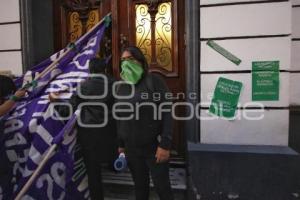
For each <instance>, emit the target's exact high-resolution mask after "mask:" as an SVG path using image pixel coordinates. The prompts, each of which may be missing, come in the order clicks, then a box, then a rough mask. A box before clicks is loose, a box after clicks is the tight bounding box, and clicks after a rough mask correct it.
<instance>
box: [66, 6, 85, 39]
mask: <svg viewBox="0 0 300 200" xmlns="http://www.w3.org/2000/svg"><path fill="white" fill-rule="evenodd" d="M68 32H69V42H75V41H76V40H77V39H78V38H79V37H80V36H81V35H82V23H81V21H80V18H79V13H78V12H71V13H70V14H69V31H68Z"/></svg>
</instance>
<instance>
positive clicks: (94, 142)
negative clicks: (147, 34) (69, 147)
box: [56, 76, 118, 162]
mask: <svg viewBox="0 0 300 200" xmlns="http://www.w3.org/2000/svg"><path fill="white" fill-rule="evenodd" d="M113 82H114V78H113V77H111V76H108V86H107V89H108V90H107V95H106V96H105V97H104V98H101V99H99V98H97V99H88V98H81V97H80V96H79V95H78V92H79V90H78V89H77V94H74V95H73V96H72V97H71V99H70V100H69V103H71V105H72V107H73V111H75V110H76V109H77V108H78V107H79V105H80V104H82V103H103V104H105V105H106V106H107V108H108V109H107V111H108V113H105V111H104V109H103V107H101V106H96V105H86V106H83V107H82V108H81V113H80V119H81V122H82V123H83V124H84V125H89V124H91V125H95V124H102V123H103V122H104V121H105V120H107V125H106V126H104V127H85V126H83V127H82V126H80V124H78V142H79V144H80V145H81V147H82V149H83V150H84V151H88V152H95V155H97V157H98V160H100V161H103V162H104V161H105V162H110V161H112V160H114V159H115V158H116V154H117V144H118V142H117V128H116V121H115V120H114V119H113V118H112V113H111V110H112V106H113V104H114V98H113V94H112V85H113ZM80 87H81V93H82V94H83V95H85V96H100V95H102V94H103V93H104V81H103V80H102V79H101V78H90V79H88V80H86V81H84V82H82V83H81V84H80ZM56 110H58V112H59V113H60V115H62V116H68V114H69V113H68V109H67V107H65V106H59V108H57V109H56Z"/></svg>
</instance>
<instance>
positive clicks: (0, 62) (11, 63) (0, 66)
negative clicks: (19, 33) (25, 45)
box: [0, 51, 23, 75]
mask: <svg viewBox="0 0 300 200" xmlns="http://www.w3.org/2000/svg"><path fill="white" fill-rule="evenodd" d="M6 70H8V71H11V72H12V73H13V74H14V75H21V74H22V73H23V72H22V55H21V52H20V51H16V52H0V71H6Z"/></svg>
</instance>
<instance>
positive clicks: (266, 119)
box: [0, 0, 300, 200]
mask: <svg viewBox="0 0 300 200" xmlns="http://www.w3.org/2000/svg"><path fill="white" fill-rule="evenodd" d="M58 2H63V1H56V0H53V1H51V0H43V1H40V0H26V1H23V0H0V71H2V72H3V71H4V72H5V71H11V72H12V73H13V74H14V75H21V74H22V73H24V72H25V71H26V70H27V69H30V67H31V66H33V65H35V64H37V63H38V62H40V61H42V60H43V59H45V58H47V57H48V56H50V55H51V54H52V53H54V51H57V50H59V49H60V48H63V47H64V46H65V45H67V44H68V43H69V42H70V41H71V39H70V38H69V36H70V33H71V32H72V30H73V29H72V23H71V18H68V17H70V16H72V15H73V14H75V15H77V14H78V16H79V17H80V19H83V20H86V21H85V22H84V21H83V22H81V23H82V24H81V30H80V31H79V33H78V35H77V36H78V37H79V36H80V35H82V34H83V33H84V32H85V31H87V29H88V28H86V27H85V26H87V25H88V23H89V15H88V14H87V13H84V12H82V13H81V12H79V11H78V8H85V7H84V5H86V4H84V3H82V2H87V1H77V2H79V3H78V4H77V5H73V4H68V1H65V4H60V3H58ZM91 2H92V1H91ZM94 2H96V4H93V6H92V7H90V10H88V13H89V12H92V11H94V10H96V11H97V13H98V15H97V16H98V19H101V18H102V17H103V16H105V15H106V14H107V13H109V12H111V13H112V26H111V30H112V31H111V33H109V34H108V37H109V39H108V40H107V41H106V44H107V45H109V46H110V51H111V53H112V55H113V60H112V73H114V75H116V76H118V73H119V66H118V62H119V57H120V50H121V48H122V47H123V46H124V45H126V44H127V45H128V44H132V45H138V43H139V39H140V40H142V39H143V38H142V39H141V38H139V35H138V32H137V30H138V27H139V26H138V22H137V21H138V20H137V19H140V18H139V17H143V15H142V13H138V9H139V8H140V9H141V8H143V6H145V9H146V10H147V14H146V15H145V16H144V18H145V19H147V20H148V21H149V24H148V25H147V24H144V25H141V27H142V28H146V30H148V31H150V32H151V31H153V27H152V28H151V25H153V26H158V24H159V23H160V22H158V20H157V19H158V18H156V16H157V15H158V13H159V12H160V11H159V8H160V7H159V6H161V5H162V4H163V3H165V5H166V8H170V11H169V12H170V13H169V18H170V16H171V18H172V20H171V21H172V24H168V26H170V27H171V28H170V30H171V33H170V31H169V33H166V35H167V36H166V38H167V39H165V41H167V42H166V43H168V42H170V43H171V45H169V46H168V48H169V49H171V50H170V52H169V53H170V56H169V57H167V59H168V60H169V61H170V62H171V63H172V64H166V65H164V63H163V62H161V63H160V62H159V59H158V58H159V56H160V55H158V54H157V55H156V56H153V55H150V57H151V56H152V57H151V58H149V61H150V65H151V70H152V71H154V72H156V73H160V74H161V75H163V77H164V78H165V80H166V81H167V83H168V85H169V87H170V88H171V89H172V91H173V92H174V93H181V92H183V93H185V94H195V95H193V98H185V99H181V100H183V101H187V102H189V103H190V105H193V108H195V112H198V115H199V116H198V117H197V116H196V115H195V116H194V117H192V118H191V119H189V120H185V121H183V122H178V123H176V127H175V128H174V130H176V133H175V134H176V135H175V142H174V144H173V150H174V151H173V155H174V157H176V159H178V160H180V161H183V163H185V164H186V166H187V170H188V175H189V177H188V182H187V184H188V188H189V192H188V193H189V199H251V200H252V199H257V200H260V199H262V200H266V199H272V200H275V199H278V200H279V199H284V200H286V199H297V198H298V197H299V194H300V183H299V180H300V174H299V170H298V168H299V166H300V161H299V160H300V158H299V155H298V153H299V152H300V135H299V131H300V128H299V125H298V124H299V121H300V117H299V116H300V111H299V106H300V91H299V86H298V85H299V84H298V81H299V80H300V55H299V52H300V0H290V1H289V0H185V1H182V0H170V1H168V0H164V1H147V0H145V1H142V0H126V1H125V0H124V1H123V0H103V1H94ZM168 3H170V4H168ZM72 5H73V6H72ZM76 6H77V7H76ZM80 6H82V7H80ZM168 6H170V7H168ZM183 8H184V9H183ZM79 10H80V9H79ZM139 14H140V15H139ZM160 14H161V15H163V12H162V13H160ZM151 17H152V18H151ZM151 19H152V21H151ZM153 19H154V20H153ZM153 21H155V23H154V22H153ZM151 23H152V24H151ZM73 32H74V30H73ZM73 32H72V33H73ZM152 33H153V32H152ZM154 35H155V33H154ZM154 35H153V37H155V36H154ZM77 36H76V37H77ZM170 38H171V39H170ZM153 39H154V38H146V39H145V38H144V40H150V41H152V40H153ZM168 39H169V40H168ZM210 40H212V41H215V42H216V43H217V44H219V45H220V46H222V47H223V48H225V49H226V50H228V51H229V52H231V53H232V54H234V55H235V56H236V57H238V58H239V59H241V61H242V62H241V63H240V64H239V65H236V64H234V63H233V62H231V61H230V60H228V59H227V58H225V57H224V56H223V55H221V54H219V53H217V52H216V51H215V50H214V49H212V48H211V47H210V46H208V45H207V42H208V41H210ZM155 45H156V44H155V43H153V42H152V43H151V45H149V46H148V47H147V48H149V49H151V50H152V53H153V52H154V49H155ZM153 59H156V61H157V62H153V63H152V61H153ZM255 61H279V98H278V100H276V101H255V102H254V101H252V98H251V97H252V62H255ZM221 77H223V78H226V79H230V80H234V81H239V82H241V83H242V84H243V87H242V90H241V93H240V98H239V104H238V108H237V111H236V113H237V115H238V116H239V118H236V119H234V120H226V119H221V118H215V119H211V115H210V114H209V113H208V110H209V106H210V103H211V100H212V97H213V94H214V90H215V87H216V84H217V82H218V80H219V78H221ZM261 106H263V108H262V107H261ZM196 108H197V109H196ZM179 112H181V113H185V114H191V111H190V110H189V109H186V110H185V111H183V110H179ZM258 116H263V117H262V118H260V119H259V120H252V119H253V118H255V117H258ZM247 117H248V118H247ZM249 117H250V118H251V120H249Z"/></svg>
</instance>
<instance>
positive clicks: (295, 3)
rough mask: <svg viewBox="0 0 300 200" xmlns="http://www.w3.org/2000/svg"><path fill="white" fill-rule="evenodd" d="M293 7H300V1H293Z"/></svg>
mask: <svg viewBox="0 0 300 200" xmlns="http://www.w3.org/2000/svg"><path fill="white" fill-rule="evenodd" d="M292 4H293V5H300V0H292Z"/></svg>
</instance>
